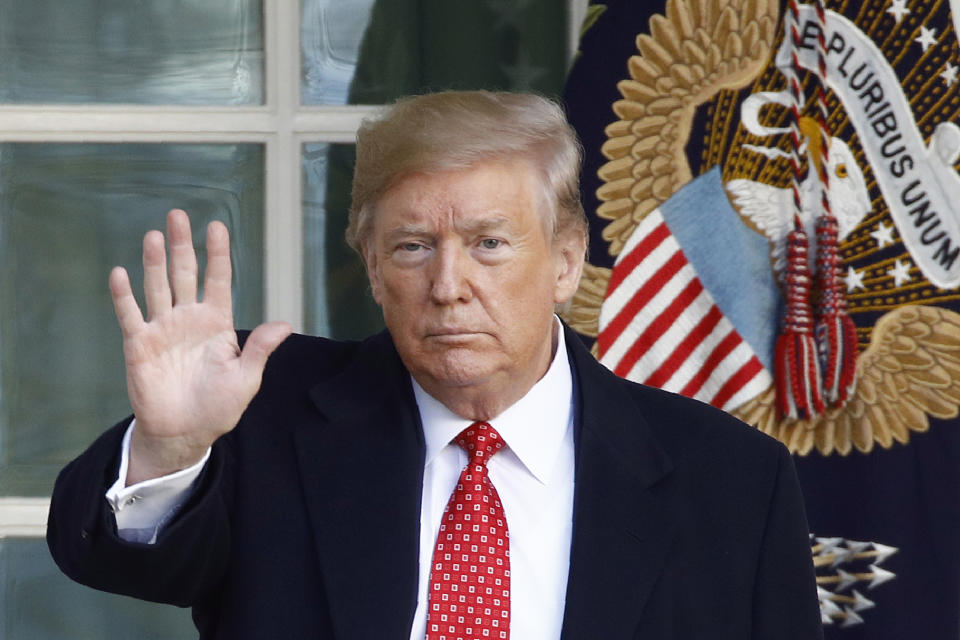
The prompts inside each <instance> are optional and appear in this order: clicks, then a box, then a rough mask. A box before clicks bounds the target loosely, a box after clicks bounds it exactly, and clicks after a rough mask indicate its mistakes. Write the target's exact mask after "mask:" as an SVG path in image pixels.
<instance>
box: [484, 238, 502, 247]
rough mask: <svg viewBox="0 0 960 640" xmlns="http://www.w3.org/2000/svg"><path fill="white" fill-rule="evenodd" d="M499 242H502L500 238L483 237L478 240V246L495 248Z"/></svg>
mask: <svg viewBox="0 0 960 640" xmlns="http://www.w3.org/2000/svg"><path fill="white" fill-rule="evenodd" d="M501 244H503V242H502V241H500V240H497V239H496V238H484V239H483V240H481V241H480V246H481V247H483V248H484V249H496V248H498V247H499V246H500V245H501Z"/></svg>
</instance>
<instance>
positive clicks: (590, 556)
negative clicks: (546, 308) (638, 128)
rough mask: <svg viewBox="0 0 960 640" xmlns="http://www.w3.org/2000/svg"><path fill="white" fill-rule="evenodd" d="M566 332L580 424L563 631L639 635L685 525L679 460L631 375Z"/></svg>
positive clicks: (567, 636)
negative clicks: (613, 369)
mask: <svg viewBox="0 0 960 640" xmlns="http://www.w3.org/2000/svg"><path fill="white" fill-rule="evenodd" d="M566 339H567V345H568V348H569V350H570V354H571V358H570V359H571V362H572V366H573V368H574V380H575V381H576V385H577V387H576V393H577V406H578V411H579V414H578V416H577V425H578V427H579V428H578V430H577V445H576V446H577V454H576V470H575V474H576V476H575V480H576V484H575V489H574V507H573V540H572V542H571V552H570V574H569V579H568V582H567V600H566V609H565V612H564V620H563V634H562V638H564V639H574V638H624V637H632V635H633V632H634V630H635V629H636V627H637V625H638V624H639V621H640V618H641V615H642V612H643V608H644V604H645V603H646V600H647V598H648V597H649V595H650V593H651V591H652V589H653V585H654V584H655V582H656V581H657V578H658V577H659V575H660V573H661V571H662V570H663V564H664V559H665V558H666V556H667V555H668V553H667V550H668V547H669V546H670V543H671V541H672V539H673V537H674V533H675V525H674V519H673V514H672V510H671V508H670V505H671V504H673V501H672V499H671V497H672V491H671V484H670V483H669V482H667V481H666V479H667V477H668V476H669V474H670V472H671V471H672V468H673V467H672V463H671V462H670V459H669V457H668V456H667V455H666V453H664V451H663V450H662V449H661V447H660V446H659V444H658V443H657V440H656V437H655V435H654V433H653V431H652V430H651V428H650V426H649V425H648V424H647V422H646V421H645V420H644V418H643V416H642V414H641V411H640V408H639V407H638V406H637V404H636V401H635V400H634V398H633V397H631V395H628V394H627V392H626V391H625V387H624V384H625V383H624V382H623V381H622V380H620V379H619V378H617V377H616V376H614V375H613V374H612V373H610V372H609V371H608V370H607V369H606V368H605V367H603V366H602V365H600V364H599V363H598V362H597V361H596V360H595V359H594V358H593V356H591V355H590V353H589V352H588V351H587V350H586V348H584V346H583V345H582V343H581V342H580V339H579V338H578V337H577V336H576V334H574V333H573V332H572V331H570V329H566Z"/></svg>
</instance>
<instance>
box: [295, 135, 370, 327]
mask: <svg viewBox="0 0 960 640" xmlns="http://www.w3.org/2000/svg"><path fill="white" fill-rule="evenodd" d="M352 165H353V145H342V144H307V145H304V147H303V218H304V226H303V236H304V269H303V270H304V288H305V291H304V310H305V311H304V327H305V329H306V332H307V333H310V334H313V335H322V336H327V337H332V338H338V339H354V338H364V337H366V336H368V335H370V334H371V333H374V332H376V331H379V330H380V329H382V328H383V320H382V318H381V316H380V310H379V308H378V307H377V305H376V304H375V303H374V302H373V298H372V297H371V296H370V287H369V285H368V284H367V276H366V273H365V272H364V270H363V264H362V263H361V261H360V259H359V257H357V255H356V253H354V251H353V250H352V249H350V248H349V247H348V246H347V243H346V241H345V240H344V239H343V234H344V232H345V231H346V229H347V210H348V208H349V206H350V172H349V170H348V169H346V170H345V169H344V167H350V166H352ZM328 183H332V184H337V185H343V188H339V189H333V190H328V189H327V185H328Z"/></svg>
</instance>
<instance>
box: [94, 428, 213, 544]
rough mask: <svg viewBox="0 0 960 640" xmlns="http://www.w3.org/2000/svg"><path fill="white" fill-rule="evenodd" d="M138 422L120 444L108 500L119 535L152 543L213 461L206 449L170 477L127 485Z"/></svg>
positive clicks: (106, 495) (107, 496) (188, 496)
mask: <svg viewBox="0 0 960 640" xmlns="http://www.w3.org/2000/svg"><path fill="white" fill-rule="evenodd" d="M135 425H136V420H133V421H132V422H131V423H130V426H128V427H127V432H126V433H125V434H124V436H123V442H122V443H121V445H120V472H119V473H118V474H117V480H116V482H114V483H113V485H112V486H111V487H110V488H109V489H107V493H106V494H105V497H106V499H107V503H109V505H110V508H111V509H112V510H113V514H114V517H115V518H116V521H117V532H118V534H119V535H120V537H121V538H122V539H124V540H128V541H131V542H145V543H148V544H153V543H154V542H156V540H157V536H158V535H159V533H160V530H161V529H162V528H163V526H164V525H165V524H166V523H167V522H169V521H170V520H171V519H172V518H173V517H174V516H175V515H177V512H178V511H179V510H180V507H182V506H183V504H184V503H185V502H186V501H187V500H189V499H190V496H192V495H193V491H194V484H195V482H196V480H197V478H198V477H199V476H200V473H201V471H203V466H204V465H205V464H206V462H207V460H208V459H209V458H210V448H207V451H206V453H204V455H203V458H202V459H201V460H200V461H199V462H198V463H196V464H195V465H193V466H191V467H187V468H186V469H181V470H180V471H177V472H175V473H171V474H170V475H166V476H161V477H159V478H152V479H150V480H144V481H143V482H138V483H136V484H134V485H131V486H129V487H128V486H126V480H127V468H128V466H129V464H130V436H131V434H132V433H133V429H134V426H135Z"/></svg>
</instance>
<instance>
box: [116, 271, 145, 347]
mask: <svg viewBox="0 0 960 640" xmlns="http://www.w3.org/2000/svg"><path fill="white" fill-rule="evenodd" d="M109 284H110V297H111V298H113V311H114V313H115V314H116V315H117V323H118V324H119V325H120V331H121V332H122V333H123V335H124V337H126V336H129V335H131V334H132V333H135V332H136V331H138V330H139V329H140V328H141V327H143V325H144V321H143V313H142V312H141V311H140V305H138V304H137V299H136V298H134V297H133V289H132V288H131V287H130V276H129V275H127V270H126V269H124V268H123V267H114V268H113V270H112V271H110V278H109Z"/></svg>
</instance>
